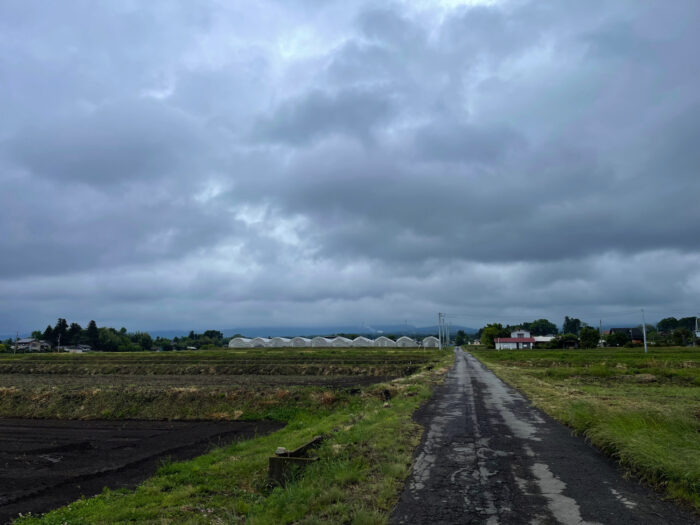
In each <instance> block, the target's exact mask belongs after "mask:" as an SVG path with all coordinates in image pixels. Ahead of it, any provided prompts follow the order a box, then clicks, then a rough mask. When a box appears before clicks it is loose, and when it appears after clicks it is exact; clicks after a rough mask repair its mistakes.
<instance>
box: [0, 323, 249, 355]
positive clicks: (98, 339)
mask: <svg viewBox="0 0 700 525" xmlns="http://www.w3.org/2000/svg"><path fill="white" fill-rule="evenodd" d="M234 337H236V336H234ZM32 338H34V339H39V340H41V341H45V342H46V343H48V344H49V345H50V346H51V347H52V349H58V348H59V347H60V348H67V347H77V346H79V345H87V346H89V347H90V348H91V349H92V350H100V351H104V352H140V351H149V350H162V351H169V350H186V349H188V348H189V349H200V348H205V349H206V348H216V347H220V346H224V345H225V344H227V343H228V340H229V339H230V338H229V339H225V338H224V334H223V333H222V332H220V331H219V330H206V331H205V332H203V333H201V334H199V333H196V332H194V331H190V333H189V334H188V335H187V336H186V337H173V338H172V339H168V338H165V337H156V338H155V339H154V338H152V337H151V335H150V334H149V333H147V332H129V331H127V329H126V328H124V327H122V328H120V329H119V330H117V329H116V328H111V327H98V326H97V323H96V322H95V321H94V320H93V321H90V322H89V323H88V325H87V327H86V328H83V327H82V326H80V324H78V323H70V324H69V323H68V321H66V319H64V318H62V317H59V318H58V320H57V321H56V324H55V325H54V326H51V325H48V326H47V327H46V328H45V329H44V331H43V332H42V331H41V330H35V331H33V332H32ZM14 344H15V343H14V342H13V341H12V339H8V340H6V341H4V342H3V343H0V352H9V351H10V350H11V349H12V348H13V345H14Z"/></svg>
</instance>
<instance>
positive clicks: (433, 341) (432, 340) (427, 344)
mask: <svg viewBox="0 0 700 525" xmlns="http://www.w3.org/2000/svg"><path fill="white" fill-rule="evenodd" d="M439 347H440V341H439V340H438V338H437V337H434V336H432V335H429V336H428V337H424V338H423V348H439Z"/></svg>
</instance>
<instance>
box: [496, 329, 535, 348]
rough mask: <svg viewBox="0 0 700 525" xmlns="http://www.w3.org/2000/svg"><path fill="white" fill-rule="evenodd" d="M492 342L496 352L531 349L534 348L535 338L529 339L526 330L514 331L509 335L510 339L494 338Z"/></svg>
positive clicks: (528, 333)
mask: <svg viewBox="0 0 700 525" xmlns="http://www.w3.org/2000/svg"><path fill="white" fill-rule="evenodd" d="M493 342H494V343H495V345H496V350H520V349H531V348H533V347H534V346H535V338H534V337H530V332H528V331H527V330H515V331H514V332H511V333H510V337H496V338H494V340H493Z"/></svg>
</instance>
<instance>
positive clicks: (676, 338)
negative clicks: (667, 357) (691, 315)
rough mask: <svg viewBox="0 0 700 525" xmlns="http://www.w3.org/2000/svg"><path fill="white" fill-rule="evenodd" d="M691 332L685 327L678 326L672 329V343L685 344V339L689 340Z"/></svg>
mask: <svg viewBox="0 0 700 525" xmlns="http://www.w3.org/2000/svg"><path fill="white" fill-rule="evenodd" d="M692 335H693V334H692V332H691V331H690V330H688V329H687V328H685V327H682V326H680V327H678V328H676V329H675V330H674V331H673V334H671V337H672V339H673V344H674V345H677V346H685V345H686V344H687V341H690V338H691V337H692Z"/></svg>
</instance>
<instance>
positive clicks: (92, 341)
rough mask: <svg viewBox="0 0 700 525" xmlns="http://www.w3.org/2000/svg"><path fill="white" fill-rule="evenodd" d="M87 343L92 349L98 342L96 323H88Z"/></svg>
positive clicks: (98, 335)
mask: <svg viewBox="0 0 700 525" xmlns="http://www.w3.org/2000/svg"><path fill="white" fill-rule="evenodd" d="M86 335H87V342H88V344H89V345H90V346H91V347H92V348H93V349H94V348H96V347H97V344H98V343H99V340H100V332H99V330H98V329H97V323H96V322H95V321H90V323H88V327H87V334H86Z"/></svg>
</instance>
